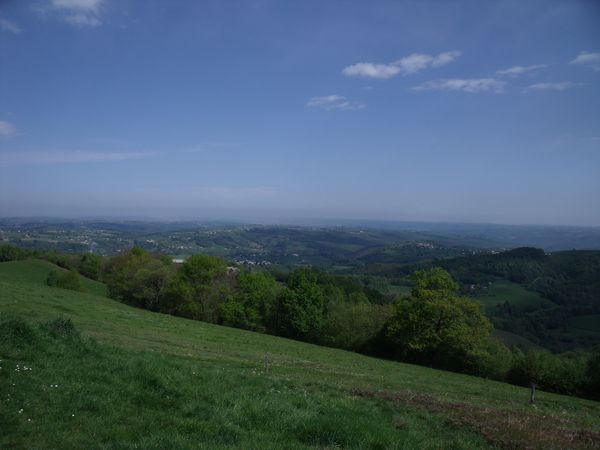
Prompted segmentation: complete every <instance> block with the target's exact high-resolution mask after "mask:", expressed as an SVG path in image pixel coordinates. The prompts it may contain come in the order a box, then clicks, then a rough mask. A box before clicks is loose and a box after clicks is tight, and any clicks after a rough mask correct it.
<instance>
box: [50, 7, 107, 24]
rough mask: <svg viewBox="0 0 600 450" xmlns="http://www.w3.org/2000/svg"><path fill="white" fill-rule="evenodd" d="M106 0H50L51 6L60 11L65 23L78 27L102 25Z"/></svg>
mask: <svg viewBox="0 0 600 450" xmlns="http://www.w3.org/2000/svg"><path fill="white" fill-rule="evenodd" d="M103 3H104V0H50V6H51V7H52V8H53V9H55V10H59V11H60V12H61V14H62V18H63V20H64V21H65V22H67V23H69V24H71V25H73V26H76V27H97V26H100V25H102V21H101V20H100V10H101V9H102V5H103Z"/></svg>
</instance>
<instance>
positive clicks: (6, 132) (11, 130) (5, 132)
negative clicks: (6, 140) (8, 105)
mask: <svg viewBox="0 0 600 450" xmlns="http://www.w3.org/2000/svg"><path fill="white" fill-rule="evenodd" d="M16 132H17V127H16V126H15V125H14V124H12V123H10V122H6V121H5V120H0V136H4V137H8V136H12V135H13V134H15V133H16Z"/></svg>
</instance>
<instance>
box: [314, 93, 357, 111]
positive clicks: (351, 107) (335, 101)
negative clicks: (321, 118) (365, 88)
mask: <svg viewBox="0 0 600 450" xmlns="http://www.w3.org/2000/svg"><path fill="white" fill-rule="evenodd" d="M306 106H309V107H311V108H323V109H325V110H327V111H332V110H335V109H341V110H346V111H355V110H358V109H363V108H365V107H366V105H365V104H364V103H359V102H356V101H353V100H348V99H347V98H346V97H344V96H342V95H327V96H325V97H313V98H311V99H310V100H309V101H308V102H307V103H306Z"/></svg>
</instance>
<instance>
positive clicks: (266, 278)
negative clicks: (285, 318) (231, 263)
mask: <svg viewBox="0 0 600 450" xmlns="http://www.w3.org/2000/svg"><path fill="white" fill-rule="evenodd" d="M276 294H277V283H276V281H275V279H274V278H273V277H272V276H271V275H269V274H268V273H265V272H242V273H240V274H239V275H238V278H237V292H236V293H235V295H233V296H232V297H231V298H230V299H229V300H228V301H226V302H224V303H222V304H221V305H220V309H221V320H222V322H223V324H224V325H228V326H232V327H238V328H245V329H248V330H255V331H261V332H264V331H265V330H266V328H267V325H268V324H269V323H270V322H271V318H272V316H273V314H274V311H273V309H274V303H275V298H276Z"/></svg>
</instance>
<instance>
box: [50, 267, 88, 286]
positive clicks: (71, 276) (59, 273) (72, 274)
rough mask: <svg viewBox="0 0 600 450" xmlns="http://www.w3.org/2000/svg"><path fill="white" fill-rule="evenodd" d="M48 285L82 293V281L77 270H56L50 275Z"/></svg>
mask: <svg viewBox="0 0 600 450" xmlns="http://www.w3.org/2000/svg"><path fill="white" fill-rule="evenodd" d="M46 284H47V285H48V286H53V287H57V288H61V289H69V290H71V291H81V290H82V286H81V281H80V279H79V275H78V274H77V272H76V271H75V270H58V269H54V270H52V271H51V272H50V273H49V274H48V278H46Z"/></svg>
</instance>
